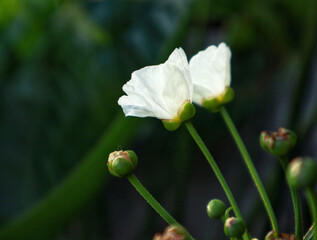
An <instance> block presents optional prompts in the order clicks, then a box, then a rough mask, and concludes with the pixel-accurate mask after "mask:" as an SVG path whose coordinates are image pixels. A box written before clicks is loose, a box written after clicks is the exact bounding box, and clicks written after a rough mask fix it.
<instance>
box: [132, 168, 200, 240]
mask: <svg viewBox="0 0 317 240" xmlns="http://www.w3.org/2000/svg"><path fill="white" fill-rule="evenodd" d="M127 179H128V180H129V182H130V183H131V184H132V185H133V187H135V189H136V190H137V191H138V192H139V193H140V195H141V196H142V197H143V198H144V199H145V200H146V201H147V203H148V204H150V205H151V207H152V208H153V209H154V210H155V211H156V212H157V213H158V214H159V215H160V216H161V217H162V218H163V219H164V220H165V221H166V222H167V223H168V224H169V225H176V226H179V227H181V225H180V224H179V223H178V222H177V221H176V220H175V219H174V218H173V217H172V216H171V215H170V214H169V213H168V212H167V211H166V210H165V209H164V208H163V207H162V206H161V204H160V203H159V202H158V201H156V199H155V198H154V197H153V196H152V195H151V193H150V192H149V191H148V190H146V188H145V187H144V186H143V185H142V183H141V182H140V181H139V179H138V178H137V177H136V176H135V175H134V174H131V175H129V176H128V177H127ZM181 228H182V229H183V230H184V231H185V233H186V234H187V235H188V239H190V240H194V238H193V237H192V236H191V235H190V234H189V233H188V232H187V231H186V230H185V229H184V228H183V227H181Z"/></svg>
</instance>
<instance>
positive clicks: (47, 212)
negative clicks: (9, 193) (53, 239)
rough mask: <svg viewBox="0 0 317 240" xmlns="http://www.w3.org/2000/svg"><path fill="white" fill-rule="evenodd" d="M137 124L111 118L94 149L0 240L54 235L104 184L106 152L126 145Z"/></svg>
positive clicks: (0, 235)
mask: <svg viewBox="0 0 317 240" xmlns="http://www.w3.org/2000/svg"><path fill="white" fill-rule="evenodd" d="M120 115H121V114H120ZM137 123H138V121H137V119H135V118H132V119H130V118H129V119H126V118H122V117H117V118H115V120H114V121H113V123H112V124H110V126H109V127H108V129H107V130H106V131H105V133H104V134H103V136H102V137H101V138H100V140H99V142H98V143H97V144H96V146H95V147H94V148H93V149H92V150H91V151H90V152H89V153H88V154H87V155H86V156H85V157H84V158H83V159H82V160H81V161H80V162H79V164H78V166H77V167H75V169H74V170H73V171H72V172H71V173H70V174H69V175H68V176H67V177H66V178H65V179H64V180H63V181H62V182H61V183H60V185H59V186H57V187H56V188H54V189H53V190H52V191H51V192H49V193H48V194H47V195H46V196H45V197H44V198H43V199H42V200H41V201H40V202H38V203H37V204H35V205H34V206H33V207H31V208H30V209H28V210H27V211H26V212H25V213H23V214H22V215H21V216H20V217H18V218H17V219H15V220H14V221H12V222H10V223H8V224H7V225H6V226H3V227H2V228H1V229H0V239H6V240H13V239H17V240H18V239H19V240H23V239H33V240H35V239H45V238H46V237H48V236H50V235H52V234H53V233H55V232H56V230H58V229H59V228H60V227H61V226H63V224H64V223H65V222H67V221H68V220H69V219H70V218H71V216H72V215H73V214H74V213H75V212H76V211H78V210H79V209H80V208H81V207H82V206H83V205H84V204H85V203H86V202H87V201H89V200H90V199H92V198H93V197H94V196H95V195H96V194H97V193H98V190H99V189H100V188H101V187H102V185H104V184H105V183H106V182H107V178H108V175H109V173H108V169H107V167H106V160H107V158H108V154H109V152H111V151H113V150H115V149H117V147H118V145H121V144H125V143H127V141H128V140H129V139H130V138H131V137H132V135H133V133H134V132H135V131H136V130H137V128H136V125H137Z"/></svg>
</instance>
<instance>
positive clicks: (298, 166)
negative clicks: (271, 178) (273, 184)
mask: <svg viewBox="0 0 317 240" xmlns="http://www.w3.org/2000/svg"><path fill="white" fill-rule="evenodd" d="M287 177H288V179H289V182H290V184H291V185H292V186H293V187H295V188H296V189H302V188H306V187H310V186H312V185H313V184H314V183H315V182H316V177H317V166H316V162H315V161H314V159H312V158H310V157H305V158H301V157H298V158H295V159H294V160H292V161H291V162H290V164H289V165H288V167H287Z"/></svg>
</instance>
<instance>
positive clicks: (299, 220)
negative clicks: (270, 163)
mask: <svg viewBox="0 0 317 240" xmlns="http://www.w3.org/2000/svg"><path fill="white" fill-rule="evenodd" d="M279 160H280V163H281V165H282V167H283V170H284V172H285V170H286V167H287V163H288V162H289V161H288V159H287V158H286V157H280V158H279ZM286 180H287V184H288V186H289V189H290V192H291V196H292V201H293V206H294V216H295V235H296V237H297V239H302V238H303V213H302V207H301V203H300V198H299V194H298V191H297V190H296V189H295V188H293V187H292V186H291V184H290V182H289V179H288V178H287V176H286Z"/></svg>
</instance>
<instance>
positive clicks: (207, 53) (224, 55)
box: [189, 43, 231, 105]
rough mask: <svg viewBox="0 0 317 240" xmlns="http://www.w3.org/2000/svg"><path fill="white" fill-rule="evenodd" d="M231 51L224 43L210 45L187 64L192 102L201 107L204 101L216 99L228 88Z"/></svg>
mask: <svg viewBox="0 0 317 240" xmlns="http://www.w3.org/2000/svg"><path fill="white" fill-rule="evenodd" d="M230 59H231V51H230V49H229V47H227V45H226V44H225V43H220V44H219V46H218V47H216V46H214V45H212V46H210V47H208V48H207V49H206V50H204V51H200V52H198V53H197V54H196V55H195V56H193V57H192V59H191V60H190V62H189V66H190V73H191V77H192V80H193V84H194V93H193V101H194V102H195V103H197V104H199V105H203V101H204V100H208V99H212V98H217V97H220V96H222V95H223V94H224V93H225V90H226V89H227V88H228V87H229V86H230V83H231V73H230Z"/></svg>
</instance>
